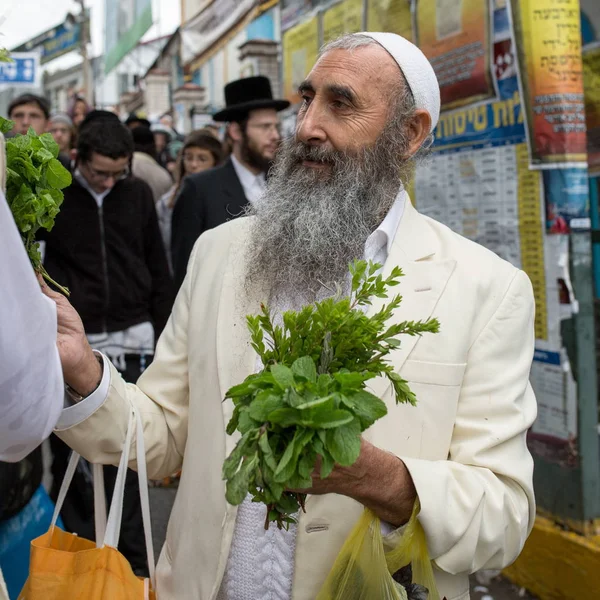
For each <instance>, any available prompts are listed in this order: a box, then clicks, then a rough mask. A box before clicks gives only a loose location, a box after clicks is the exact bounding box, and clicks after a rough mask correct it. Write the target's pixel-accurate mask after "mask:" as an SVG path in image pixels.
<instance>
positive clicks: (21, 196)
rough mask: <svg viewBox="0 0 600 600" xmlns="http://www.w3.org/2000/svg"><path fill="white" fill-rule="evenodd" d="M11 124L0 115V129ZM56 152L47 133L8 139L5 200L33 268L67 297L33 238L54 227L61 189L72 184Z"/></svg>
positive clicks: (60, 201)
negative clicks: (43, 260)
mask: <svg viewBox="0 0 600 600" xmlns="http://www.w3.org/2000/svg"><path fill="white" fill-rule="evenodd" d="M13 126H14V122H13V121H9V120H7V119H4V118H3V117H0V132H2V133H8V132H9V131H11V130H12V128H13ZM58 153H59V147H58V144H57V143H56V142H55V141H54V138H53V137H52V135H51V134H50V133H44V134H42V135H40V136H38V135H37V134H36V133H35V131H34V130H33V129H31V128H30V129H29V131H28V132H27V134H26V135H16V136H14V137H10V138H8V139H7V140H6V175H7V177H6V199H7V201H8V205H9V207H10V209H11V212H12V214H13V218H14V220H15V223H16V224H17V228H18V229H19V232H20V233H21V237H22V239H23V243H24V244H25V249H26V250H27V255H28V256H29V260H30V261H31V264H32V266H33V268H34V270H35V271H36V273H40V274H41V275H42V276H43V277H44V279H46V281H48V282H49V283H51V284H52V285H54V286H55V287H56V288H57V289H59V290H60V291H61V292H62V293H63V294H65V295H67V296H68V295H69V291H68V290H67V289H66V288H64V287H63V286H61V285H59V284H58V283H56V282H55V281H54V280H53V279H52V278H51V277H50V276H49V275H48V273H47V272H46V269H44V266H43V264H42V256H41V254H40V251H39V244H38V242H37V241H36V236H37V233H38V231H39V229H45V230H47V231H50V230H51V229H52V227H53V226H54V220H55V218H56V215H57V214H58V212H59V210H60V205H61V204H62V202H63V199H64V195H63V192H62V190H63V189H64V188H66V187H68V186H69V185H71V174H70V173H69V171H68V170H67V169H65V168H64V167H63V166H62V164H61V163H60V161H59V160H58V158H57V157H58Z"/></svg>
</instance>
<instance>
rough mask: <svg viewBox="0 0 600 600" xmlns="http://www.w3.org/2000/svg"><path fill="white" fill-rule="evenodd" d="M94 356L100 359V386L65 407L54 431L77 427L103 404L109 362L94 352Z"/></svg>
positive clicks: (108, 387) (108, 378)
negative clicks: (75, 402) (78, 400)
mask: <svg viewBox="0 0 600 600" xmlns="http://www.w3.org/2000/svg"><path fill="white" fill-rule="evenodd" d="M94 354H95V355H96V356H99V357H101V358H102V379H101V380H100V385H99V386H98V387H97V388H96V389H95V390H94V391H93V392H92V393H91V394H90V395H89V396H88V397H87V398H84V399H83V400H81V402H78V403H77V404H73V405H72V406H68V407H66V408H65V409H64V410H63V411H62V413H61V415H60V419H58V423H57V424H56V431H63V430H64V429H70V428H71V427H75V425H79V424H80V423H82V422H83V421H85V420H86V419H87V418H89V417H91V416H92V415H93V414H94V413H95V412H96V411H97V410H98V409H99V408H100V407H101V406H102V405H103V404H104V401H105V400H106V397H107V396H108V392H109V391H110V362H109V360H108V358H106V356H104V354H101V353H100V352H96V351H95V350H94Z"/></svg>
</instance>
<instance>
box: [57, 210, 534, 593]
mask: <svg viewBox="0 0 600 600" xmlns="http://www.w3.org/2000/svg"><path fill="white" fill-rule="evenodd" d="M249 224H250V220H249V219H238V220H235V221H232V222H230V223H227V224H225V225H223V226H221V227H219V228H217V229H214V230H210V231H208V232H207V233H205V234H204V235H202V236H201V238H200V240H199V241H198V242H197V244H196V246H195V249H194V252H193V253H192V257H191V259H190V265H189V268H188V274H187V277H186V280H185V282H184V284H183V286H182V289H181V291H180V293H179V296H178V298H177V300H176V303H175V306H174V309H173V314H172V316H171V319H170V321H169V323H168V324H167V327H166V329H165V331H164V333H163V335H162V337H161V339H160V341H159V343H158V347H157V352H156V356H155V360H154V363H153V364H152V365H151V367H150V368H149V369H148V370H147V371H146V372H145V373H144V374H143V376H142V377H141V378H140V380H139V382H138V384H137V386H136V385H132V384H126V383H125V382H124V381H123V379H121V377H120V376H119V375H118V373H117V372H116V371H115V370H114V369H112V372H111V386H110V393H109V395H108V397H107V399H106V401H105V402H104V404H103V405H102V406H101V407H100V408H99V409H98V410H97V411H96V412H95V413H94V414H93V415H92V416H91V417H89V418H87V419H85V420H84V421H83V422H81V423H79V424H76V425H74V426H73V427H71V428H69V429H68V430H64V431H61V432H60V437H62V439H63V440H65V441H66V442H67V443H68V444H69V445H71V446H72V447H73V448H75V449H76V450H77V451H78V452H80V453H81V454H83V456H85V457H86V458H87V459H88V460H91V461H94V462H105V463H113V464H116V463H117V462H118V461H119V456H120V452H121V446H122V444H123V440H124V438H125V429H126V426H127V422H128V413H129V408H128V406H129V405H128V401H129V400H131V401H133V402H135V403H136V404H137V406H138V407H139V409H140V412H141V414H142V418H143V422H144V436H145V442H146V449H147V463H148V476H149V477H152V478H161V477H163V476H166V475H169V474H171V473H173V472H174V471H176V470H177V469H179V468H180V467H182V477H181V482H180V486H179V490H178V492H177V498H176V500H175V505H174V507H173V512H172V515H171V519H170V522H169V527H168V531H167V539H166V543H165V545H164V548H163V551H162V554H161V557H160V561H159V565H158V570H157V579H158V597H159V600H187V599H189V600H192V599H198V600H214V598H215V597H216V595H217V593H218V590H219V587H220V583H221V579H222V576H223V572H224V569H225V566H226V562H227V558H228V554H229V548H230V545H231V539H232V534H233V528H234V523H235V517H236V509H235V508H234V507H231V506H229V505H228V504H227V503H226V501H225V487H224V483H223V481H222V479H221V467H222V464H223V460H224V458H225V457H226V455H227V454H228V453H229V452H230V451H231V450H232V448H233V446H234V444H235V441H236V440H235V438H233V439H232V438H230V437H228V436H227V435H226V433H225V425H226V423H227V422H228V421H229V418H230V416H231V412H232V408H233V406H232V404H231V403H230V402H226V403H223V402H222V400H223V398H224V396H225V392H226V391H227V390H228V389H229V388H230V387H231V386H233V385H234V384H237V383H240V382H241V381H243V379H244V378H245V377H246V376H247V375H249V374H250V373H252V372H253V371H254V368H255V363H256V355H255V354H254V351H253V350H252V348H251V346H250V339H249V334H248V331H247V329H246V323H245V316H246V314H249V313H256V312H257V311H258V309H259V304H260V302H261V301H264V300H267V299H268V297H269V290H268V289H266V288H265V287H264V286H262V285H260V283H258V282H257V283H255V284H254V285H253V286H247V287H245V283H244V274H245V263H244V256H245V251H244V249H245V244H246V240H247V233H248V226H249ZM394 265H399V266H400V267H401V268H402V269H403V270H404V273H405V277H404V278H403V279H402V281H401V285H400V286H399V288H396V289H399V290H400V292H401V293H402V295H403V296H404V301H403V303H402V306H401V308H400V309H399V310H398V311H397V314H395V315H394V320H396V321H400V320H405V319H410V320H417V319H427V318H428V317H430V316H435V317H437V318H438V319H439V321H440V323H441V331H440V333H439V334H437V335H426V336H424V337H422V338H407V339H404V340H402V347H401V348H400V349H399V350H397V351H396V352H395V354H394V355H393V361H394V365H395V368H396V369H397V371H399V373H400V374H401V375H402V376H403V377H404V378H405V379H407V380H408V381H409V383H410V386H411V388H412V389H413V391H414V392H415V393H416V396H417V399H418V405H417V407H412V406H406V405H402V406H396V405H395V403H394V401H393V398H392V393H391V389H390V385H389V383H388V381H387V380H385V379H383V378H381V379H377V380H374V381H373V383H372V385H371V388H372V390H373V391H374V392H375V393H376V394H378V395H379V396H380V397H381V398H382V399H384V401H385V402H386V403H387V405H388V410H389V414H388V415H387V416H386V417H384V418H383V419H381V420H380V421H378V422H377V423H376V424H375V425H374V426H373V427H372V428H371V429H370V430H369V431H367V432H366V434H365V437H366V438H367V439H368V440H370V441H371V442H372V443H374V444H375V445H376V446H378V447H380V448H383V449H385V450H387V451H390V452H393V453H394V454H396V455H397V456H399V457H401V458H402V460H404V462H405V463H406V465H407V467H408V470H409V471H410V473H411V475H412V478H413V480H414V483H415V486H416V489H417V493H418V495H419V498H420V501H421V506H422V510H421V514H420V517H419V518H420V521H421V523H422V524H423V527H424V529H425V532H426V535H427V542H428V546H429V552H430V555H431V557H432V559H434V561H435V567H436V577H437V582H438V586H439V591H440V594H441V597H444V596H446V597H447V599H448V600H458V599H460V600H463V599H466V598H468V597H469V592H468V576H467V574H468V573H469V572H472V571H475V570H478V569H482V568H500V567H503V566H504V565H507V564H508V563H510V562H511V561H513V560H514V559H515V558H516V557H517V555H518V554H519V552H520V550H521V548H522V546H523V544H524V542H525V539H526V537H527V535H528V533H529V532H530V530H531V527H532V526H533V520H534V516H535V504H534V497H533V483H532V472H533V462H532V458H531V456H530V454H529V452H528V450H527V446H526V442H525V435H526V431H527V429H528V428H529V427H530V425H531V424H532V422H533V420H534V419H535V414H536V405H535V399H534V396H533V393H532V390H531V387H530V386H529V383H528V378H529V370H530V366H531V361H532V357H533V349H534V333H533V331H534V330H533V318H534V301H533V294H532V288H531V284H530V282H529V279H528V278H527V276H526V275H525V274H524V273H523V272H521V271H519V270H517V269H516V268H514V267H513V266H511V265H510V264H508V263H507V262H504V261H503V260H501V259H499V258H498V257H497V256H496V255H494V254H493V253H491V252H489V251H487V250H485V249H484V248H482V247H481V246H478V245H477V244H474V243H472V242H470V241H468V240H466V239H464V238H462V237H460V236H459V235H457V234H455V233H453V232H452V231H451V230H449V229H448V228H447V227H445V226H443V225H441V224H439V223H437V222H435V221H433V220H431V219H429V218H426V217H423V216H421V215H419V214H418V213H417V211H416V210H415V209H414V208H412V206H411V205H410V203H407V206H406V212H405V214H404V216H403V218H402V222H401V224H400V227H399V229H398V232H397V234H396V237H395V239H394V243H393V245H392V249H391V252H390V255H389V257H388V260H387V262H386V265H385V268H384V273H389V272H390V270H391V269H392V267H393V266H394ZM380 305H381V301H377V302H375V303H374V306H373V307H372V310H373V311H375V310H378V308H379V307H380ZM132 452H133V454H134V456H135V447H134V448H133V449H132ZM131 464H132V467H135V463H134V461H132V463H131ZM306 508H307V513H306V514H303V515H302V516H301V519H300V523H299V526H298V537H297V546H296V555H295V572H294V581H293V593H292V598H293V600H313V599H314V598H315V597H316V596H317V593H318V591H319V589H320V587H321V585H322V583H323V582H324V580H325V578H326V576H327V574H328V572H329V570H330V568H331V566H332V564H333V562H334V560H335V558H336V556H337V554H338V552H339V550H340V548H341V546H342V544H343V542H344V540H345V538H346V536H347V535H348V533H349V532H350V530H351V529H352V527H353V526H354V524H355V523H356V521H357V519H358V518H359V516H360V514H361V511H362V507H361V506H360V505H359V504H358V503H356V502H355V501H353V500H351V499H349V498H346V497H343V496H338V495H333V494H331V495H326V496H312V497H309V498H308V501H307V505H306ZM399 535H401V533H400V531H397V532H394V533H392V534H391V535H390V536H388V537H387V540H386V542H387V543H388V544H394V542H395V540H396V539H397V537H398V536H399Z"/></svg>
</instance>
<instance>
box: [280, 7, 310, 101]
mask: <svg viewBox="0 0 600 600" xmlns="http://www.w3.org/2000/svg"><path fill="white" fill-rule="evenodd" d="M282 47H283V65H284V77H283V91H284V95H285V97H286V98H287V99H288V100H289V101H290V102H291V103H292V104H296V103H297V102H299V100H300V98H299V97H298V93H297V91H298V86H299V85H300V84H301V83H302V82H303V81H304V79H305V78H306V76H307V75H308V73H309V71H310V70H311V69H312V67H313V65H314V64H315V62H316V60H317V55H318V53H319V23H318V21H317V17H313V18H312V19H309V20H308V21H305V22H304V23H300V24H299V25H296V26H295V27H292V28H291V29H288V30H287V31H286V32H285V33H284V34H283V41H282Z"/></svg>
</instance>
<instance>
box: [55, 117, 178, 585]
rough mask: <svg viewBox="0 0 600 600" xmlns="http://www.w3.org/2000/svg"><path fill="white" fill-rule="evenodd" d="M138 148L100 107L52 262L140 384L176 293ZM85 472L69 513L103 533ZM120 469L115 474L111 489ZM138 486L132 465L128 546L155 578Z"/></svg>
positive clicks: (86, 131) (82, 143)
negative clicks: (139, 168) (135, 168)
mask: <svg viewBox="0 0 600 600" xmlns="http://www.w3.org/2000/svg"><path fill="white" fill-rule="evenodd" d="M133 150H134V143H133V137H132V134H131V131H130V130H129V129H128V128H127V127H126V126H125V125H123V124H122V123H121V122H120V121H119V120H118V118H117V117H116V116H115V115H112V116H111V115H109V114H103V113H102V112H101V111H96V113H95V114H94V116H93V117H92V118H90V119H88V120H86V121H84V123H83V124H82V127H81V130H80V134H79V138H78V142H77V148H76V150H73V153H72V155H71V158H72V170H73V183H72V185H71V186H69V187H68V188H67V189H66V190H64V192H65V199H64V202H63V204H62V206H61V210H60V213H59V214H58V216H57V218H56V222H55V225H54V228H53V229H52V231H51V232H50V233H47V234H45V236H44V240H45V241H46V246H45V258H44V265H45V267H46V269H47V270H48V272H49V273H50V274H51V276H52V277H53V278H54V279H55V281H58V282H60V283H61V284H62V285H65V286H66V287H68V288H69V290H70V292H71V296H70V301H71V302H72V303H73V305H74V306H76V307H77V310H78V311H79V313H80V315H81V318H82V320H83V323H84V326H85V332H86V336H87V339H88V341H89V342H90V345H91V346H92V348H94V349H95V350H97V351H101V352H103V353H104V354H105V355H106V356H108V357H110V360H111V361H112V362H113V364H114V365H115V367H116V368H117V369H118V370H119V371H120V373H121V374H122V375H123V376H124V378H125V379H126V380H127V381H130V382H135V381H137V379H138V377H139V376H140V375H141V373H142V372H143V371H144V369H145V368H146V366H148V365H149V364H150V362H151V361H152V358H153V355H154V346H155V341H156V340H157V339H158V337H159V335H160V333H161V332H162V330H163V328H164V326H165V324H166V322H167V319H168V317H169V314H170V311H171V305H172V301H173V297H174V290H173V283H172V280H171V276H170V273H169V268H168V264H167V259H166V254H165V250H164V246H163V242H162V238H161V234H160V229H159V225H158V219H157V215H156V210H155V207H154V199H153V196H152V192H151V190H150V187H149V186H148V184H147V183H146V182H144V181H142V180H140V179H136V178H135V177H133V176H131V175H130V164H131V159H132V155H133ZM69 393H72V392H70V391H69V389H67V394H69ZM74 399H76V398H74ZM74 408H75V407H74ZM73 419H74V420H76V419H77V415H76V414H74V415H73ZM52 448H53V451H54V453H55V463H54V465H53V472H54V477H55V483H56V484H57V486H56V487H57V489H58V486H60V483H61V480H62V474H63V473H64V471H63V468H64V466H65V465H66V460H67V457H68V448H67V447H66V446H64V444H62V442H60V440H58V438H55V437H54V436H53V440H52ZM80 471H82V472H81V473H80V475H81V480H80V483H79V485H77V484H76V485H75V486H72V488H71V492H70V496H69V497H68V498H67V502H66V504H65V509H63V512H62V514H61V516H62V517H63V520H64V522H65V525H66V526H67V528H68V529H70V530H71V531H74V532H76V533H78V534H79V535H81V536H83V537H88V538H89V539H94V519H93V502H92V500H91V486H90V485H89V481H88V482H87V483H86V481H85V480H86V477H88V476H89V473H86V472H85V465H84V467H83V469H80ZM115 472H116V471H115V470H114V468H113V467H110V468H108V472H107V471H105V478H106V488H107V490H112V486H113V484H114V474H115ZM74 488H75V489H74ZM138 489H139V488H138V487H137V476H136V475H135V473H133V472H131V471H130V472H128V476H127V485H126V493H125V509H124V510H125V512H124V516H123V524H122V529H121V543H120V546H119V547H120V550H121V551H122V552H123V554H124V555H125V556H126V558H127V559H128V560H129V561H130V562H131V564H132V567H133V569H134V571H135V572H136V573H137V574H138V575H141V576H148V572H147V565H146V553H145V546H144V533H143V526H142V518H141V509H140V504H139V491H138Z"/></svg>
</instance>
